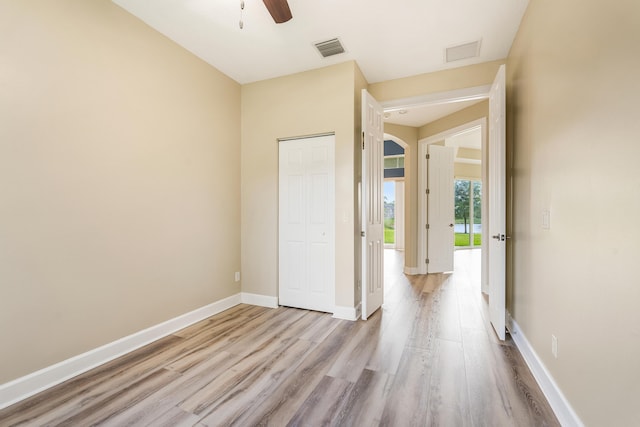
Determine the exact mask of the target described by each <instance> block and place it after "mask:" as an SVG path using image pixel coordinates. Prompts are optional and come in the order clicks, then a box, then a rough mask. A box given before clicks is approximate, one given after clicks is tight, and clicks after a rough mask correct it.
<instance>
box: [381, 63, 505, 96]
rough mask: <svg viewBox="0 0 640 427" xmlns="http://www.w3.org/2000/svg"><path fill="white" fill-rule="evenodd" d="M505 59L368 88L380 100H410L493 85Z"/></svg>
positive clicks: (406, 78) (391, 81) (420, 75)
mask: <svg viewBox="0 0 640 427" xmlns="http://www.w3.org/2000/svg"><path fill="white" fill-rule="evenodd" d="M504 63H505V61H504V60H499V61H491V62H483V63H481V64H475V65H469V66H466V67H459V68H453V69H450V70H444V71H438V72H435V73H426V74H419V75H416V76H411V77H405V78H402V79H396V80H388V81H385V82H380V83H372V84H371V85H369V92H370V93H371V95H373V96H374V97H375V98H376V99H377V100H378V101H380V102H383V101H390V100H396V99H404V98H411V97H414V96H420V95H426V94H430V93H437V92H447V91H451V90H458V89H465V88H471V87H477V86H485V85H488V84H491V83H492V82H493V79H495V77H496V73H497V72H498V68H500V65H502V64H504Z"/></svg>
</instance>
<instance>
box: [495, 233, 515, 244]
mask: <svg viewBox="0 0 640 427" xmlns="http://www.w3.org/2000/svg"><path fill="white" fill-rule="evenodd" d="M491 238H492V239H496V240H499V241H501V242H504V241H505V240H506V239H510V238H511V236H505V235H504V234H496V235H495V236H491Z"/></svg>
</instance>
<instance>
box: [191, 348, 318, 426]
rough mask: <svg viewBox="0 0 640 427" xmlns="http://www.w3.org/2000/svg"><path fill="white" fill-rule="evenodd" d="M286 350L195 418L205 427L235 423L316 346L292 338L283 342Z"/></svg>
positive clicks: (274, 387)
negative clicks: (199, 417)
mask: <svg viewBox="0 0 640 427" xmlns="http://www.w3.org/2000/svg"><path fill="white" fill-rule="evenodd" d="M284 345H286V346H287V348H286V349H283V351H282V352H281V353H280V354H279V355H275V357H273V358H271V359H270V360H269V361H268V362H266V363H265V364H263V365H262V366H260V367H259V368H257V369H253V371H252V372H251V375H250V376H248V377H246V378H245V379H243V380H242V381H240V382H238V384H237V385H236V386H235V387H233V388H232V389H231V390H229V391H228V392H227V393H226V394H225V395H224V396H223V397H222V398H221V399H219V400H218V402H217V403H216V404H215V405H214V406H213V407H212V409H211V410H210V411H209V412H208V413H207V415H206V416H205V417H203V418H202V419H200V420H199V422H200V424H202V425H205V426H218V425H233V424H234V423H237V422H239V420H240V419H241V418H242V417H243V415H244V414H245V412H246V411H247V408H251V407H254V406H256V405H258V404H259V403H261V402H262V401H264V400H265V399H266V398H267V397H269V396H270V395H271V394H272V393H273V391H274V390H275V389H276V388H277V387H278V385H279V384H280V381H281V379H283V378H286V376H288V375H289V373H290V372H291V371H293V370H294V369H295V368H296V367H297V366H298V364H300V362H301V361H302V360H304V359H305V357H306V355H307V354H308V353H309V352H310V351H311V350H312V349H313V348H314V347H315V346H316V345H317V344H316V343H313V342H311V341H303V340H295V341H294V342H293V343H286V344H284Z"/></svg>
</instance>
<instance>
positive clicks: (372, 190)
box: [361, 89, 384, 320]
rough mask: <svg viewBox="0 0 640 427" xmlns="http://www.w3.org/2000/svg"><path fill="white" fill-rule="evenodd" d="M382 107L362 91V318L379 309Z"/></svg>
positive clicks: (382, 243) (382, 142)
mask: <svg viewBox="0 0 640 427" xmlns="http://www.w3.org/2000/svg"><path fill="white" fill-rule="evenodd" d="M383 126H384V125H383V122H382V107H381V106H380V104H378V102H377V101H376V100H375V98H374V97H372V96H371V95H370V94H369V93H368V92H367V91H366V89H363V90H362V209H361V215H362V222H361V224H362V233H361V234H362V264H361V265H362V318H363V319H364V320H366V319H367V318H368V317H369V316H371V314H372V313H373V312H375V311H376V310H377V309H378V308H380V306H381V305H382V300H383V295H384V288H383V284H384V274H383V271H382V268H383V256H384V212H383V202H382V185H383V178H384V177H383V174H384V170H383V167H384V165H383V161H384V128H383Z"/></svg>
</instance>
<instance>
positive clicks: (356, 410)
mask: <svg viewBox="0 0 640 427" xmlns="http://www.w3.org/2000/svg"><path fill="white" fill-rule="evenodd" d="M392 382H393V376H392V375H389V374H387V373H384V372H375V371H371V370H369V369H365V370H364V371H362V374H361V375H360V377H359V378H358V381H357V382H356V383H355V385H354V386H353V387H352V388H351V390H350V391H349V394H348V395H347V398H346V400H345V402H344V405H343V406H342V408H341V410H340V411H338V413H337V414H336V416H335V417H334V418H333V421H332V424H333V425H344V426H374V425H378V424H379V423H380V418H381V416H382V411H383V410H384V405H385V403H386V400H387V397H388V395H389V392H390V389H391V384H392Z"/></svg>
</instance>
